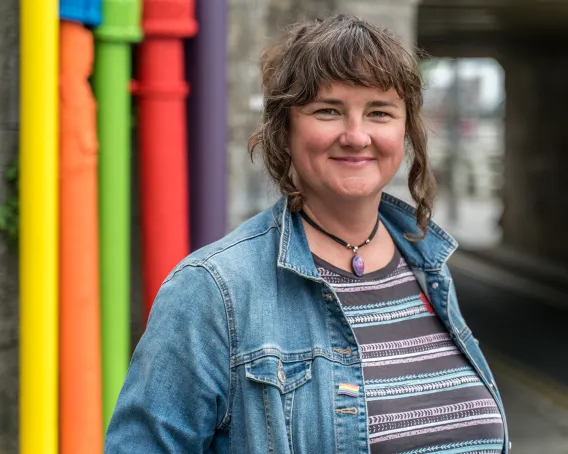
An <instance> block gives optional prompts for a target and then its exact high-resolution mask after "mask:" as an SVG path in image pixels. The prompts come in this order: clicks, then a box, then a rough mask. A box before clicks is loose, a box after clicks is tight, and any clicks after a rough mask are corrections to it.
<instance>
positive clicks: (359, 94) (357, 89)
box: [288, 83, 406, 201]
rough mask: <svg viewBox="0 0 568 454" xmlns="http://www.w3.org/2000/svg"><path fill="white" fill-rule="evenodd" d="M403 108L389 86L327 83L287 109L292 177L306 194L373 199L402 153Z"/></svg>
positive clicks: (385, 183)
mask: <svg viewBox="0 0 568 454" xmlns="http://www.w3.org/2000/svg"><path fill="white" fill-rule="evenodd" d="M405 124H406V108H405V104H404V101H403V100H402V99H400V97H399V96H398V94H397V93H396V91H395V90H394V89H390V90H388V91H382V90H381V89H379V88H368V87H363V86H359V85H356V86H352V85H347V84H343V83H333V84H332V85H331V86H330V87H329V88H322V89H321V90H320V93H319V95H318V97H317V98H316V99H315V100H314V101H313V102H311V103H309V104H307V105H304V106H300V107H294V108H292V110H291V113H290V131H289V142H288V146H289V149H290V154H291V156H292V164H293V179H294V183H295V184H296V185H297V187H299V189H301V191H302V193H303V194H304V195H305V196H306V198H307V200H310V198H312V199H313V198H314V197H316V198H319V199H322V200H327V201H334V200H337V198H338V197H339V198H341V199H342V200H345V199H351V200H353V199H362V198H369V199H373V200H375V199H376V198H377V197H378V195H379V194H380V192H381V191H382V190H383V188H384V187H385V186H386V185H387V183H388V182H389V181H390V180H391V178H392V177H393V176H394V174H395V173H396V171H397V170H398V168H399V166H400V163H401V161H402V158H403V155H404V137H405Z"/></svg>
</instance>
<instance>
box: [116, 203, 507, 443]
mask: <svg viewBox="0 0 568 454" xmlns="http://www.w3.org/2000/svg"><path fill="white" fill-rule="evenodd" d="M379 214H380V218H381V221H382V222H383V223H384V226H385V227H386V228H387V229H388V231H389V232H390V234H391V236H392V238H393V240H394V242H395V244H396V245H397V247H398V248H399V250H400V252H401V254H402V255H403V256H404V258H405V259H406V261H407V263H408V264H409V265H410V267H411V268H412V269H413V271H414V273H415V275H416V277H417V280H418V282H419V284H420V286H421V287H422V289H423V291H424V292H425V293H426V294H427V295H428V296H429V298H430V301H431V303H432V305H433V307H434V309H435V310H436V312H437V314H438V315H439V317H440V318H441V320H442V322H443V323H444V325H445V326H446V328H447V329H448V332H449V334H450V336H451V337H452V339H453V340H454V341H455V342H456V344H457V345H458V347H459V348H460V349H461V351H462V352H463V353H464V354H465V356H466V357H467V358H468V359H469V361H470V362H471V364H472V365H473V366H474V368H475V369H476V370H477V372H478V373H479V375H480V377H481V378H482V380H483V382H484V383H485V385H486V386H487V388H488V390H489V392H490V393H491V394H492V395H493V397H494V398H495V400H496V401H497V403H498V406H499V408H500V410H501V414H502V417H503V423H504V426H505V449H504V451H503V452H504V454H507V453H508V452H509V440H508V434H507V426H506V423H505V414H504V412H503V404H502V401H501V398H500V396H499V392H498V391H497V387H496V385H495V381H494V379H493V376H492V374H491V371H490V370H489V366H488V365H487V362H486V361H485V358H484V357H483V354H482V353H481V351H480V349H479V347H478V343H477V341H476V339H475V338H474V337H473V335H472V332H471V330H470V329H469V328H468V326H467V325H466V323H465V321H464V319H463V317H462V315H461V313H460V310H459V308H458V301H457V299H456V294H455V290H454V286H453V284H452V279H451V277H450V273H449V270H448V267H447V265H446V260H447V259H448V257H449V256H450V255H451V254H452V252H453V251H454V250H455V249H456V248H457V243H456V242H455V240H454V239H453V238H451V237H450V236H449V235H448V234H447V233H445V232H444V231H443V230H442V229H441V228H440V227H438V226H437V225H435V224H434V223H430V225H429V228H428V234H427V235H426V237H425V238H424V240H422V241H416V242H411V241H408V240H407V239H405V237H404V236H403V235H404V234H405V233H417V232H418V229H417V225H416V220H415V211H414V209H413V208H412V207H410V206H409V205H407V204H405V203H404V202H402V201H400V200H398V199H396V198H394V197H392V196H390V195H387V194H383V196H382V201H381V203H380V207H379ZM340 382H346V383H353V384H356V385H359V386H360V387H361V388H363V383H364V382H363V371H362V362H361V354H360V349H359V345H358V344H357V340H356V339H355V335H354V333H353V330H352V329H351V327H350V325H349V323H348V321H347V319H346V317H345V314H344V312H343V310H342V307H341V304H340V302H339V300H338V298H337V295H336V294H335V292H334V291H333V289H332V288H331V287H330V286H329V285H327V284H326V283H325V282H324V281H323V280H322V278H321V277H320V275H319V274H318V271H317V269H316V266H315V265H314V262H313V259H312V255H311V252H310V248H309V246H308V243H307V240H306V236H305V234H304V229H303V226H302V222H301V218H300V217H299V216H298V215H297V214H293V213H291V212H290V211H289V209H288V208H287V203H286V199H285V198H282V199H281V200H280V201H279V202H278V203H276V205H274V206H273V207H272V208H271V209H268V210H266V211H264V212H262V213H260V214H259V215H257V216H255V217H254V218H252V219H250V220H248V221H247V222H245V223H244V224H242V225H241V226H240V227H239V228H238V229H236V230H235V231H233V232H232V233H230V234H229V235H228V236H226V237H225V238H223V239H221V240H220V241H217V242H216V243H213V244H211V245H208V246H206V247H204V248H202V249H200V250H198V251H196V252H194V253H192V254H191V255H189V256H188V257H187V258H186V259H184V260H183V261H182V262H181V263H180V264H179V265H177V267H176V268H175V269H174V270H173V271H172V272H171V273H170V275H169V276H168V277H167V278H166V280H165V281H164V283H163V285H162V287H161V289H160V291H159V293H158V295H157V297H156V300H155V302H154V306H153V308H152V311H151V315H150V319H149V322H148V326H147V329H146V332H145V333H144V335H143V336H142V339H141V340H140V343H139V344H138V346H137V348H136V351H135V353H134V356H133V358H132V362H131V364H130V368H129V371H128V375H127V377H126V381H125V383H124V386H123V389H122V391H121V393H120V396H119V398H118V402H117V405H116V409H115V412H114V415H113V417H112V420H111V423H110V426H109V429H108V433H107V438H106V444H105V453H106V454H118V453H129V454H131V453H144V454H156V453H192V454H193V453H234V454H266V453H276V454H291V453H295V454H303V453H313V454H326V453H337V454H340V453H341V454H343V453H346V454H359V453H360V454H363V453H368V452H369V443H368V435H367V430H368V429H367V409H366V404H365V397H364V393H361V395H360V396H359V397H355V398H354V397H347V396H340V395H338V394H337V393H336V392H335V391H334V390H335V389H336V388H337V386H338V383H340Z"/></svg>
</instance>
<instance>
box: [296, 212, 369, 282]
mask: <svg viewBox="0 0 568 454" xmlns="http://www.w3.org/2000/svg"><path fill="white" fill-rule="evenodd" d="M300 215H301V216H302V217H303V218H304V219H305V220H306V222H307V223H308V224H310V225H311V226H312V227H313V228H314V229H316V230H319V231H320V232H321V233H323V234H324V235H327V236H328V237H330V238H331V239H332V240H333V241H336V242H337V243H339V244H341V245H342V246H345V247H347V248H349V249H351V251H352V252H353V254H354V255H353V259H352V260H351V268H352V269H353V274H355V276H357V277H361V276H362V275H363V273H364V272H365V262H364V261H363V258H362V257H361V256H360V255H359V254H358V253H357V252H358V251H359V248H361V247H363V246H366V245H367V244H369V243H370V242H371V240H372V239H373V238H375V235H376V234H377V230H379V216H378V215H377V222H375V227H373V231H372V232H371V235H369V238H367V239H366V240H365V241H363V242H362V243H361V244H360V245H359V246H352V245H350V244H349V243H347V242H346V241H343V240H342V239H341V238H339V237H337V236H335V235H333V234H332V233H329V232H326V231H325V230H324V229H322V228H321V227H320V226H319V225H317V224H316V223H315V222H314V221H313V220H312V219H311V218H310V217H309V216H308V215H307V213H306V212H305V211H304V210H300Z"/></svg>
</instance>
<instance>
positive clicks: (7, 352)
mask: <svg viewBox="0 0 568 454" xmlns="http://www.w3.org/2000/svg"><path fill="white" fill-rule="evenodd" d="M18 27H19V1H18V0H2V1H1V2H0V203H2V202H4V201H5V200H6V197H7V196H8V193H7V188H6V185H5V184H4V178H3V175H4V169H5V167H6V165H7V164H8V163H10V162H11V161H12V160H13V159H14V157H15V156H16V154H17V150H18V129H19V107H18V103H19V95H18V90H19V86H18V78H19V37H18V34H19V28H18ZM17 452H18V260H17V254H16V253H13V252H11V251H10V250H8V248H7V246H6V244H5V243H4V241H2V240H0V453H2V454H16V453H17Z"/></svg>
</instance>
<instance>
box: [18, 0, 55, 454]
mask: <svg viewBox="0 0 568 454" xmlns="http://www.w3.org/2000/svg"><path fill="white" fill-rule="evenodd" d="M20 19H21V28H20V29H21V38H20V39H21V41H20V46H21V49H20V55H21V81H20V87H21V98H20V102H21V109H20V112H21V118H20V453H21V454H56V453H57V451H58V437H57V432H58V422H57V417H58V408H57V407H58V406H57V402H58V393H57V371H58V358H57V356H58V355H57V340H58V320H57V312H58V304H57V301H58V282H59V279H58V271H57V270H58V256H57V253H58V147H57V144H58V118H59V114H58V102H57V100H58V89H57V85H58V80H57V79H58V77H57V76H58V47H59V41H58V39H59V38H58V30H59V20H58V7H57V0H42V1H34V0H22V1H21V2H20Z"/></svg>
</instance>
